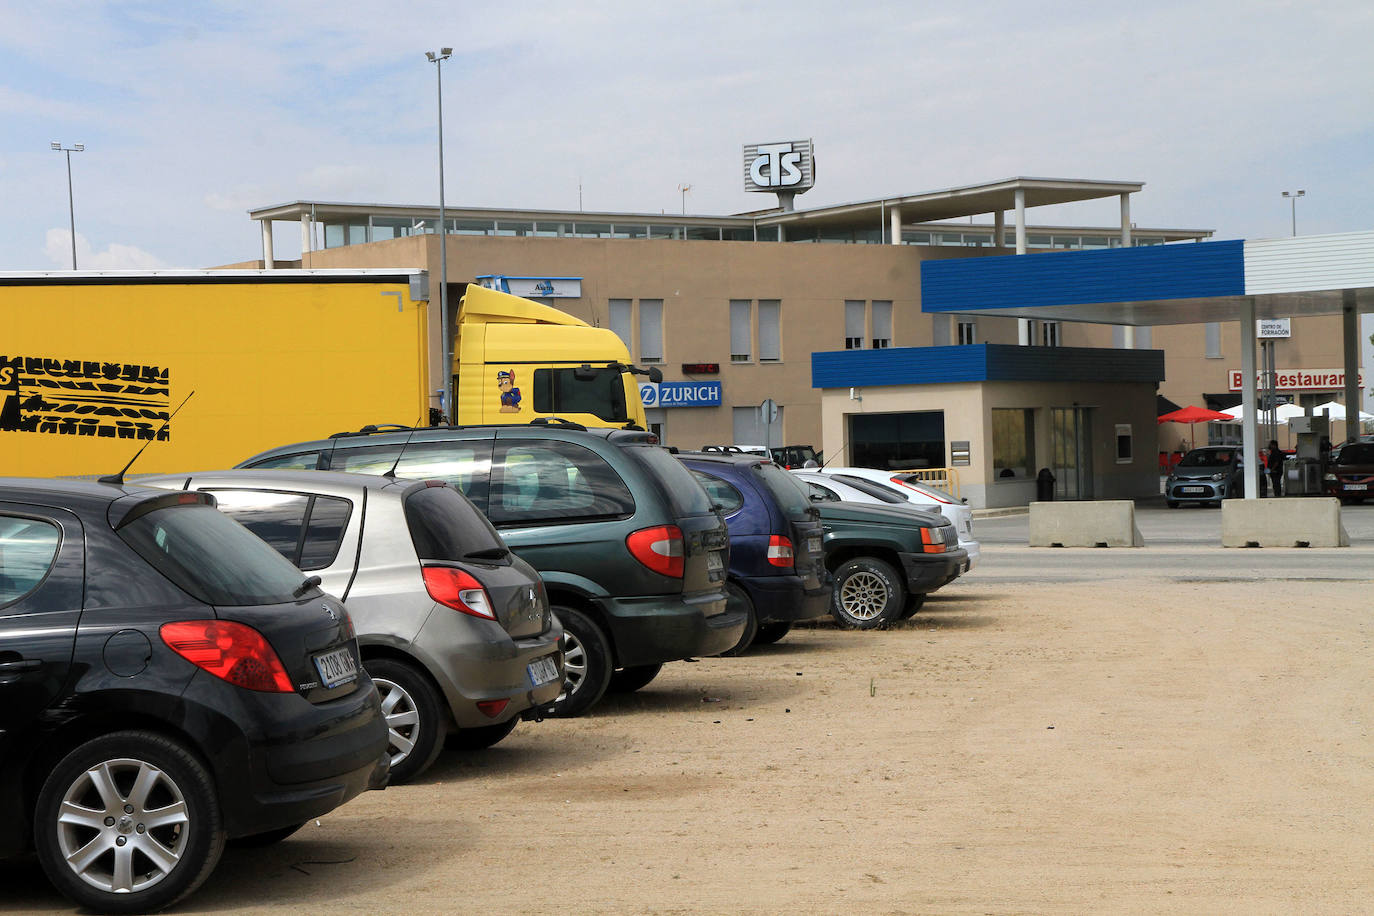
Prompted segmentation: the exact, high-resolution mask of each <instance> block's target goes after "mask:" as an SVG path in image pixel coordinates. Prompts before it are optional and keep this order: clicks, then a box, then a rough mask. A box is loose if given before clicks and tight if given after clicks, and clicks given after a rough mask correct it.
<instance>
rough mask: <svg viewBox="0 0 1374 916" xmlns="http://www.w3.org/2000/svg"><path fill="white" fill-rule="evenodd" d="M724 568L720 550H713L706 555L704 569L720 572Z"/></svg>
mask: <svg viewBox="0 0 1374 916" xmlns="http://www.w3.org/2000/svg"><path fill="white" fill-rule="evenodd" d="M724 568H725V561H724V560H722V559H721V558H720V551H719V550H713V551H711V552H710V553H708V554H707V555H706V571H707V572H720V571H721V570H722V569H724Z"/></svg>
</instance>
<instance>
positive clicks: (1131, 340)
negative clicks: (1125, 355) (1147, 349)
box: [1121, 324, 1135, 350]
mask: <svg viewBox="0 0 1374 916" xmlns="http://www.w3.org/2000/svg"><path fill="white" fill-rule="evenodd" d="M1121 330H1122V335H1121V342H1122V346H1124V347H1125V348H1126V349H1127V350H1134V349H1135V325H1133V324H1127V325H1122V326H1121Z"/></svg>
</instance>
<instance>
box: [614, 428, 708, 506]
mask: <svg viewBox="0 0 1374 916" xmlns="http://www.w3.org/2000/svg"><path fill="white" fill-rule="evenodd" d="M625 451H626V452H628V453H629V454H631V455H633V456H635V458H636V459H638V461H639V462H640V463H641V464H643V465H644V466H646V467H647V468H648V469H649V471H650V472H651V473H652V474H653V475H654V476H655V477H657V478H658V480H659V481H660V482H661V483H662V485H663V489H664V490H665V491H666V492H667V494H668V501H669V502H670V503H671V504H672V507H673V513H674V514H675V515H679V516H686V515H710V514H711V512H713V511H714V505H715V504H714V503H713V502H712V501H711V497H709V496H707V495H706V491H705V490H703V489H702V488H701V484H700V483H699V482H698V481H697V479H696V478H695V477H693V476H692V474H691V472H690V471H688V470H687V468H686V467H685V466H684V465H683V464H682V462H680V461H678V460H677V459H676V458H675V457H673V456H672V455H671V454H670V453H669V452H668V450H667V449H666V448H663V447H661V446H658V445H630V446H626V447H625Z"/></svg>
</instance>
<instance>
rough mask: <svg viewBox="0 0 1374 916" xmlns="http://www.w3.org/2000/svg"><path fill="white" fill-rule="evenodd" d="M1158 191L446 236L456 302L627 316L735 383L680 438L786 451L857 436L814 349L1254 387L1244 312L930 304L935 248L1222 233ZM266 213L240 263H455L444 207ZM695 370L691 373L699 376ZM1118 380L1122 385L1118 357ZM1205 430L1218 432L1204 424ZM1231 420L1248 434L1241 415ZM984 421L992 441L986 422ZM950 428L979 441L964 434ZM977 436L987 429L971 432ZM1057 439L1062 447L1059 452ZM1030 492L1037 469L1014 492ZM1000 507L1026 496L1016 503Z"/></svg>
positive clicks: (709, 375) (514, 219)
mask: <svg viewBox="0 0 1374 916" xmlns="http://www.w3.org/2000/svg"><path fill="white" fill-rule="evenodd" d="M1141 187H1142V185H1141V184H1139V183H1127V182H1101V181H1081V180H1051V179H1028V178H1017V179H1010V180H1007V181H1003V182H994V183H990V184H987V185H978V186H971V187H965V188H955V189H949V190H944V191H935V192H929V193H925V194H918V195H907V196H900V197H891V198H883V199H876V200H870V201H862V202H858V203H853V204H845V205H838V206H833V207H825V208H819V209H815V210H798V211H793V210H783V209H776V210H766V211H759V212H757V213H750V214H742V215H732V216H673V215H665V214H637V213H583V212H566V211H530V210H502V209H472V208H456V209H455V208H450V209H448V210H447V211H446V214H445V216H446V219H445V222H446V223H447V227H448V234H447V235H445V236H444V238H445V239H446V243H447V275H448V277H449V291H450V303H451V305H450V315H451V316H452V315H453V314H454V313H456V311H457V302H458V298H459V297H460V296H461V294H462V291H463V290H464V289H465V286H466V284H467V283H469V282H474V281H476V279H477V278H479V277H486V278H491V279H488V280H485V281H483V282H487V283H494V284H498V285H499V284H500V283H502V282H509V283H511V284H512V285H511V287H510V288H511V291H512V292H517V291H522V292H521V294H530V293H528V292H523V290H526V289H532V290H535V291H536V294H539V295H543V296H547V297H549V299H550V302H551V304H553V305H555V306H556V307H558V308H561V309H563V310H564V311H567V312H569V313H571V314H573V315H576V316H577V317H579V318H581V319H583V320H585V321H587V322H589V323H590V324H593V325H597V326H601V327H611V328H613V329H614V330H616V331H617V332H618V333H619V334H620V335H621V336H622V337H623V338H624V339H625V341H626V343H627V344H628V346H629V349H630V352H631V354H632V356H633V358H634V359H635V361H636V362H638V363H640V364H650V365H658V366H659V367H660V368H661V369H662V371H663V374H664V378H665V381H666V382H682V381H693V380H696V381H710V382H719V383H720V398H719V403H718V404H715V403H710V402H709V401H708V403H707V404H706V405H704V406H703V405H700V404H699V402H697V403H694V404H693V405H691V406H688V405H684V406H674V407H652V408H651V409H650V422H651V423H652V424H654V425H655V426H656V427H657V428H658V429H659V431H660V432H661V435H662V437H663V439H664V441H665V442H666V443H668V444H671V445H677V446H681V447H697V446H700V445H703V444H707V443H729V442H735V443H746V442H747V443H755V442H756V443H763V442H764V440H765V439H767V440H768V441H769V443H770V444H773V445H782V444H810V445H814V446H815V447H816V448H817V449H818V450H820V449H825V450H826V451H827V452H831V453H832V454H833V452H834V449H836V448H837V447H840V448H843V447H845V446H846V445H847V444H848V443H840V444H839V445H838V446H837V443H836V442H835V441H832V440H835V439H836V437H837V432H836V431H835V430H834V429H833V428H832V427H831V425H830V424H829V423H827V422H826V421H825V418H826V417H828V413H826V411H828V410H829V409H830V408H829V407H828V406H827V407H826V408H825V409H824V410H823V404H822V402H823V397H822V390H821V389H820V388H818V387H815V383H814V379H813V367H812V356H813V354H816V353H825V352H828V351H844V350H847V349H884V348H899V347H951V348H957V347H959V346H961V345H970V344H1005V345H1010V346H1015V345H1029V346H1036V347H1067V348H1108V349H1118V350H1126V349H1131V350H1149V349H1155V350H1162V351H1164V369H1163V371H1162V373H1160V374H1161V375H1162V379H1161V380H1160V381H1159V385H1158V393H1159V394H1161V395H1163V396H1164V397H1166V398H1168V399H1170V400H1172V401H1174V402H1176V403H1177V404H1179V405H1185V404H1198V405H1203V404H1211V406H1214V407H1229V406H1231V405H1232V404H1233V403H1236V402H1238V401H1239V397H1240V394H1239V384H1238V380H1237V379H1236V378H1235V373H1236V372H1238V370H1239V369H1240V356H1239V350H1240V339H1239V333H1238V332H1237V330H1236V328H1235V325H1234V324H1233V323H1231V324H1220V323H1218V324H1208V323H1207V322H1206V318H1207V316H1206V315H1201V314H1200V315H1199V323H1198V324H1196V325H1181V326H1180V325H1174V326H1167V327H1158V328H1153V329H1151V328H1126V327H1115V326H1111V325H1101V324H1087V323H1073V322H1057V321H1030V320H1025V319H1017V318H1008V317H992V316H987V315H976V314H969V315H950V314H928V313H924V312H922V310H921V292H920V288H921V264H922V262H924V261H926V260H930V259H943V258H968V257H981V256H987V255H1006V254H1014V253H1020V252H1029V251H1052V250H1081V249H1093V248H1114V247H1120V246H1123V245H1124V246H1132V247H1135V246H1142V245H1159V244H1168V243H1173V244H1179V243H1181V244H1192V243H1196V242H1201V241H1203V240H1205V239H1208V238H1209V237H1210V236H1211V232H1210V231H1209V230H1184V229H1148V228H1140V227H1136V226H1134V225H1133V224H1132V223H1131V221H1130V198H1131V195H1133V194H1135V193H1137V192H1139V191H1140V190H1141ZM1094 199H1097V200H1102V201H1104V203H1103V205H1102V206H1103V210H1104V214H1103V215H1104V219H1103V220H1102V221H1101V224H1100V225H1098V226H1086V227H1049V226H1040V225H1036V224H1034V223H1031V222H1029V221H1028V219H1027V217H1026V213H1027V210H1029V209H1033V208H1034V207H1037V206H1045V205H1052V204H1058V203H1065V202H1070V201H1082V200H1094ZM250 216H251V217H252V218H253V219H254V220H257V221H259V223H260V224H261V227H262V236H263V257H262V259H261V261H259V262H258V263H257V265H252V264H248V265H235V266H262V267H267V268H273V267H303V268H338V267H386V268H398V267H419V268H424V269H426V270H427V271H429V273H430V276H431V278H432V279H437V278H438V277H439V276H440V257H439V238H440V237H439V236H438V235H437V234H436V229H437V226H438V212H437V209H436V208H433V207H404V206H385V205H360V204H340V203H324V202H318V201H315V202H310V201H297V202H294V203H290V204H285V205H281V206H274V207H266V208H262V209H258V210H254V211H252V212H251V213H250ZM1008 216H1010V217H1011V218H1010V219H1009V218H1008ZM1118 216H1119V221H1118V220H1117V219H1116V217H1118ZM980 219H981V222H979V220H980ZM960 220H968V221H967V222H964V221H960ZM288 223H289V224H292V228H291V230H290V231H293V232H294V231H297V230H298V231H299V233H300V238H301V250H302V255H301V257H300V259H299V260H295V259H292V260H289V261H287V260H280V259H277V258H276V257H275V255H274V233H275V232H276V231H277V230H278V229H279V228H280V227H282V226H284V224H288ZM541 281H542V282H541ZM522 284H523V285H522ZM435 298H436V299H437V296H436V297H435ZM1292 326H1293V336H1292V338H1291V339H1288V340H1281V341H1278V342H1277V343H1276V344H1275V351H1276V356H1277V366H1278V367H1279V368H1281V369H1283V368H1291V369H1297V368H1323V369H1325V368H1329V367H1335V366H1340V365H1341V344H1340V333H1339V328H1340V319H1339V317H1335V316H1333V317H1329V318H1328V317H1309V318H1299V319H1295V320H1294V321H1293V325H1292ZM713 367H714V368H715V371H710V370H711V369H712V368H713ZM688 368H690V369H691V372H690V373H689V372H685V371H684V369H688ZM1099 381H1102V382H1110V381H1112V378H1111V369H1110V365H1109V366H1108V368H1107V370H1106V371H1105V377H1103V378H1101V379H1100V380H1099ZM435 382H436V385H435V387H436V389H437V388H441V387H443V379H442V376H436V379H435ZM854 384H855V385H856V386H858V385H861V384H862V379H856V380H855V381H854ZM1077 384H1082V382H1079V383H1077ZM946 393H947V394H948V392H946ZM1150 393H1151V395H1152V396H1153V394H1154V391H1153V389H1152V390H1151V392H1150ZM1136 394H1138V392H1134V391H1133V393H1132V395H1131V398H1132V403H1134V399H1135V397H1136ZM1280 394H1281V395H1287V396H1291V397H1292V399H1294V400H1297V401H1299V402H1301V403H1318V402H1321V401H1326V400H1330V399H1332V398H1333V397H1338V396H1339V394H1338V391H1337V389H1336V388H1334V387H1333V388H1331V389H1327V390H1321V391H1306V392H1299V391H1291V392H1280ZM832 396H833V395H831V394H827V395H826V398H830V397H832ZM962 396H963V395H961V397H962ZM865 397H866V398H867V400H865V402H864V409H865V411H872V410H878V409H882V410H889V409H890V410H894V411H895V410H897V409H898V408H900V407H901V404H900V403H899V400H900V399H898V400H889V399H887V396H886V395H882V396H879V395H878V394H876V393H872V392H871V390H870V393H869V394H866V395H865ZM1099 397H1100V396H1099ZM985 398H986V399H987V401H986V403H984V404H983V405H982V407H988V405H990V404H991V402H992V400H995V399H996V398H995V396H994V394H993V393H992V392H991V390H989V392H987V393H985ZM765 399H772V400H773V401H774V402H775V403H776V404H777V405H778V407H779V411H778V416H777V419H776V421H775V422H774V423H772V424H771V426H764V425H763V424H761V422H760V411H759V405H760V404H761V403H762V402H763V401H764V400H765ZM1069 400H1070V402H1072V400H1074V399H1073V398H1070V399H1069ZM827 403H828V402H827ZM982 407H980V408H979V409H980V410H981V409H982ZM1153 409H1154V408H1153V407H1152V406H1151V407H1149V408H1146V409H1145V412H1144V413H1142V412H1141V410H1140V409H1138V408H1137V407H1135V406H1133V407H1131V408H1130V411H1129V413H1130V417H1129V420H1128V421H1124V422H1129V423H1130V424H1131V425H1132V426H1133V428H1135V429H1136V432H1135V440H1134V441H1135V446H1134V447H1135V448H1136V450H1137V451H1140V450H1141V449H1149V450H1150V451H1151V452H1153V450H1154V449H1156V448H1158V449H1163V450H1172V449H1174V448H1177V447H1180V446H1181V445H1184V444H1190V443H1185V442H1184V441H1183V440H1184V439H1186V437H1187V436H1188V433H1189V428H1188V427H1186V426H1181V427H1178V428H1177V429H1175V428H1173V427H1172V425H1167V426H1165V427H1164V428H1162V429H1160V430H1159V432H1158V437H1159V438H1158V442H1157V445H1156V441H1155V439H1154V431H1153V430H1150V431H1149V436H1148V439H1149V441H1148V443H1146V438H1147V437H1146V435H1145V431H1144V430H1141V429H1139V427H1140V426H1142V425H1146V419H1147V417H1146V414H1147V413H1149V411H1152V410H1153ZM1150 419H1152V416H1151V417H1150ZM989 422H990V421H989ZM985 425H986V424H985ZM1100 425H1101V424H1099V426H1100ZM1110 425H1112V426H1115V425H1116V424H1115V423H1111V424H1110ZM1196 431H1197V433H1198V439H1199V440H1201V439H1202V433H1203V427H1202V426H1199V427H1197V428H1196ZM1212 432H1213V434H1214V435H1217V436H1225V435H1231V434H1232V432H1231V431H1230V430H1227V429H1225V428H1222V427H1214V428H1213V430H1212ZM947 433H949V431H948V430H947ZM984 433H986V434H988V435H990V433H988V430H987V429H986V428H985V429H984ZM1041 433H1044V430H1043V429H1042V430H1041V431H1040V433H1037V435H1039V434H1041ZM1237 434H1238V432H1237ZM838 435H840V436H842V435H843V434H838ZM1104 435H1105V434H1104ZM945 438H946V440H955V439H958V440H959V441H965V436H964V435H963V434H962V433H961V434H960V435H958V436H955V435H953V433H949V434H948V435H946V437H945ZM966 438H967V440H968V441H979V440H980V438H981V437H980V436H979V435H978V434H977V433H976V431H972V432H969V433H968V434H967V437H966ZM1197 444H1202V443H1201V442H1199V443H1197ZM1048 447H1049V445H1048V442H1046V443H1045V445H1044V446H1043V448H1048ZM1039 454H1041V455H1045V454H1048V452H1046V451H1043V450H1042V451H1040V452H1039ZM1155 458H1156V456H1155V455H1154V454H1147V455H1144V456H1143V457H1142V456H1137V458H1136V459H1135V461H1139V462H1142V463H1143V465H1142V466H1148V468H1149V470H1150V472H1153V471H1154V469H1155V467H1156V460H1155ZM946 460H947V461H948V456H946ZM1112 462H1113V463H1112V468H1113V470H1114V471H1115V459H1114V458H1113V459H1112ZM1099 467H1101V465H1099ZM1136 470H1137V471H1138V470H1139V468H1137V469H1136ZM989 472H990V473H991V469H990V471H989ZM993 484H999V482H998V481H994V482H993ZM991 485H992V484H990V486H991ZM1027 485H1028V484H1027V483H1026V481H1025V480H1024V479H1021V480H1020V483H1018V484H1016V485H1015V486H1007V487H1006V488H1005V489H1006V490H1007V491H1008V492H1011V491H1013V490H1016V487H1020V488H1021V489H1024V488H1025V487H1026V486H1027ZM1109 489H1111V488H1110V487H1109ZM1017 492H1019V491H1017ZM1098 495H1100V496H1105V495H1110V494H1107V493H1099V494H1098ZM982 501H983V500H982V499H980V502H982ZM1022 502H1024V499H1023V500H1022ZM991 504H1007V503H1004V502H1003V501H1002V500H1001V499H1000V498H999V499H994V500H993V501H992V503H991Z"/></svg>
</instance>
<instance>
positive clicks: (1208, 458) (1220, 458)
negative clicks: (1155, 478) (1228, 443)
mask: <svg viewBox="0 0 1374 916" xmlns="http://www.w3.org/2000/svg"><path fill="white" fill-rule="evenodd" d="M1234 455H1235V452H1233V451H1232V450H1231V449H1228V448H1223V449H1206V448H1195V449H1193V450H1192V451H1191V452H1189V453H1188V454H1186V455H1184V456H1183V459H1182V460H1181V461H1179V463H1178V466H1179V467H1181V468H1224V467H1226V466H1227V465H1229V464H1230V463H1231V459H1232V457H1233V456H1234Z"/></svg>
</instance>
